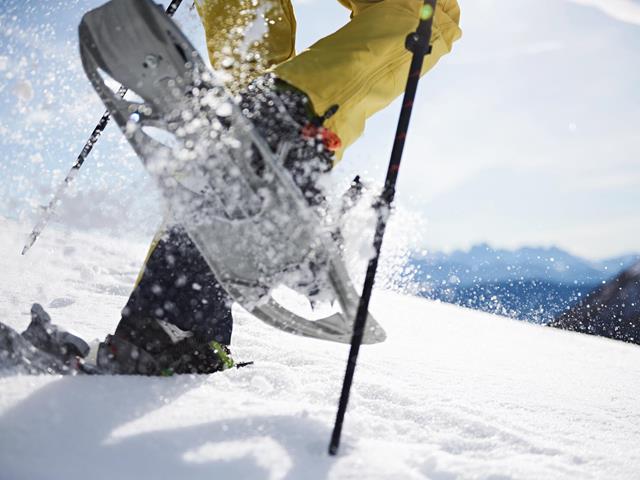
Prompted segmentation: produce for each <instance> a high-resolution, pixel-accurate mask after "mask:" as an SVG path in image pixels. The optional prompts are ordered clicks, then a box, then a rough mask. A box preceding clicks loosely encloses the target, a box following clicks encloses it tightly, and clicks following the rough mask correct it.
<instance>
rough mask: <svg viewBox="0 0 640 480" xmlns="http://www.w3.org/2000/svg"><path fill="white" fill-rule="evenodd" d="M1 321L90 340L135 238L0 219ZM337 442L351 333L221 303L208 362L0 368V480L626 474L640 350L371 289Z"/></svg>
mask: <svg viewBox="0 0 640 480" xmlns="http://www.w3.org/2000/svg"><path fill="white" fill-rule="evenodd" d="M0 231H1V232H2V234H1V235H0V271H1V272H2V275H1V276H0V295H1V298H2V301H1V302H0V320H2V321H5V322H6V323H8V324H10V325H11V326H13V327H15V328H17V329H22V328H24V327H25V326H26V324H27V322H28V319H29V316H28V312H29V307H30V304H31V303H32V302H33V301H38V302H40V303H42V304H43V305H44V306H45V307H46V308H47V309H48V311H49V312H50V313H51V315H52V317H53V319H54V321H55V322H57V323H59V324H61V325H62V326H64V327H66V328H69V329H71V330H72V331H74V332H75V333H78V334H80V335H82V336H83V337H85V338H90V339H92V338H97V337H103V336H104V335H105V334H106V333H109V332H111V331H112V330H113V329H114V327H115V325H116V323H117V320H118V315H119V309H120V308H121V307H122V306H123V305H124V303H125V301H126V296H127V294H128V291H129V289H130V288H131V286H132V283H133V281H134V279H135V276H136V274H137V269H138V268H139V265H140V263H141V262H142V260H143V258H144V254H145V251H146V248H147V245H146V244H145V242H142V241H140V242H135V241H125V240H123V239H119V238H111V237H106V236H101V235H99V234H96V233H77V232H65V231H61V230H56V229H55V228H50V229H48V230H47V231H46V232H45V233H44V235H43V237H42V238H41V239H40V240H39V241H38V243H37V244H36V245H35V246H34V248H33V249H32V251H31V252H30V253H29V255H28V256H27V257H20V255H19V253H20V251H21V249H22V243H23V241H24V238H25V237H26V233H27V232H28V229H27V228H26V227H25V226H20V225H17V224H15V223H14V222H11V221H8V220H3V219H0ZM372 311H373V313H374V315H376V317H377V318H378V320H380V321H381V323H382V324H383V326H384V327H385V328H386V330H387V333H388V336H389V338H388V340H387V341H386V342H385V343H383V344H381V345H376V346H367V347H363V349H362V351H361V358H360V361H359V364H358V369H357V371H356V377H355V385H354V389H353V394H352V398H351V402H350V405H349V410H348V413H347V418H346V423H345V429H344V435H343V442H342V447H341V451H340V454H339V456H338V457H336V458H332V457H329V456H328V455H327V453H326V450H327V443H328V440H329V436H330V433H331V427H332V423H333V419H334V415H335V408H336V403H337V398H338V395H339V390H340V385H341V382H342V375H343V371H344V365H345V360H346V356H347V351H348V347H347V346H345V345H336V344H330V343H327V342H322V341H316V340H309V339H303V338H299V337H295V336H292V335H288V334H285V333H282V332H279V331H277V330H274V329H271V328H270V327H268V326H266V325H264V324H262V323H261V322H259V321H258V320H256V319H254V318H253V317H251V316H250V315H248V314H247V313H246V312H243V311H242V310H240V309H236V310H235V316H236V322H235V332H234V339H233V352H234V356H235V358H236V359H237V360H238V361H244V360H254V361H255V365H253V366H251V367H247V368H244V369H240V370H233V371H227V372H224V373H219V374H214V375H211V376H182V377H172V378H138V377H56V376H53V377H46V376H42V377H27V376H9V377H6V376H5V377H2V378H0V432H1V434H0V478H2V479H5V478H6V479H12V480H13V479H32V480H36V479H58V478H64V479H76V478H77V479H79V478H95V479H113V478H118V479H138V478H154V479H176V478H188V479H200V478H202V479H205V478H206V479H211V478H230V479H245V478H247V479H258V478H259V479H263V478H264V479H270V480H277V479H298V478H305V479H316V478H317V479H320V478H331V479H348V478H359V479H361V478H367V479H377V478H385V479H387V478H397V479H426V478H429V479H456V478H472V479H510V478H514V479H515V478H518V479H539V478H555V479H563V478H581V479H592V478H616V479H632V478H637V472H638V471H640V449H639V448H638V445H639V444H640V404H639V403H638V401H637V399H638V398H640V348H638V346H635V345H629V344H624V343H620V342H615V341H611V340H606V339H601V338H596V337H590V336H584V335H580V334H576V333H571V332H564V331H559V330H555V329H551V328H545V327H540V326H536V325H531V324H526V323H521V322H516V321H513V320H509V319H506V318H501V317H497V316H492V315H488V314H484V313H478V312H474V311H471V310H465V309H463V308H460V307H455V306H451V305H445V304H439V303H434V302H429V301H426V300H423V299H419V298H413V297H408V296H403V295H400V294H397V293H390V292H385V291H376V292H375V295H374V298H373V304H372Z"/></svg>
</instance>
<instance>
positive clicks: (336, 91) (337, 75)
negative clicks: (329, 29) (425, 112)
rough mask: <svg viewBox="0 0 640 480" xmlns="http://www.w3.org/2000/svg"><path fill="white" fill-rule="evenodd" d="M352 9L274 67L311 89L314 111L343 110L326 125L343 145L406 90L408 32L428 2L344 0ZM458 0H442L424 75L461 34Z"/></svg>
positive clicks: (282, 76)
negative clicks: (335, 28) (346, 19)
mask: <svg viewBox="0 0 640 480" xmlns="http://www.w3.org/2000/svg"><path fill="white" fill-rule="evenodd" d="M340 2H341V3H342V4H344V5H346V6H348V7H349V8H351V10H352V16H351V17H352V18H351V21H350V22H349V23H348V24H347V25H345V26H344V27H343V28H341V29H340V30H338V31H337V32H335V33H334V34H332V35H329V36H328V37H326V38H324V39H322V40H320V41H318V42H317V43H315V44H314V45H313V46H311V47H310V48H309V49H308V50H306V51H304V52H302V53H300V54H299V55H298V56H296V57H294V58H292V59H290V60H288V61H285V62H284V63H282V64H281V65H279V66H277V67H276V68H275V69H274V73H275V75H276V76H277V77H278V78H280V79H281V80H284V81H285V82H287V83H289V84H291V85H293V86H294V87H296V88H298V89H300V90H302V91H303V92H305V93H306V94H307V95H308V97H309V98H310V100H311V103H312V105H313V107H314V110H315V111H316V113H318V114H323V113H324V112H325V111H326V110H327V109H329V108H330V107H331V106H333V105H338V106H339V110H338V112H337V113H336V114H335V115H334V116H333V117H331V118H330V119H329V120H328V121H327V122H326V126H327V128H329V129H330V130H332V131H334V132H335V133H337V134H338V136H339V137H340V138H341V140H342V147H341V149H340V150H339V151H338V152H337V157H338V158H340V156H341V154H342V152H343V150H344V149H345V148H346V147H348V146H349V145H350V144H352V143H353V142H354V141H355V140H356V139H357V138H358V137H359V136H360V135H361V133H362V132H363V130H364V126H365V122H366V120H367V118H369V117H371V116H372V115H373V114H374V113H376V112H378V111H380V110H381V109H383V108H384V107H386V106H387V105H388V104H389V103H391V101H393V100H394V99H395V98H396V97H397V96H398V95H400V94H401V93H402V91H403V90H404V87H405V84H406V79H407V74H408V69H409V63H410V61H411V54H410V52H408V51H407V50H406V48H405V38H406V36H407V35H408V34H409V33H410V32H412V31H414V30H415V28H416V27H417V25H418V20H419V11H420V8H421V6H422V5H423V2H422V0H340ZM459 22H460V8H459V7H458V3H457V1H456V0H438V2H437V5H436V12H435V18H434V24H433V35H432V45H433V52H432V54H431V55H429V56H428V57H427V58H426V59H425V64H424V68H423V74H424V73H426V72H427V71H429V70H430V69H431V68H432V67H433V66H434V65H435V64H436V63H437V61H438V60H439V59H440V58H441V57H442V56H444V55H445V54H447V53H448V52H450V51H451V48H452V44H453V42H454V41H456V40H457V39H458V38H460V36H461V30H460V28H459Z"/></svg>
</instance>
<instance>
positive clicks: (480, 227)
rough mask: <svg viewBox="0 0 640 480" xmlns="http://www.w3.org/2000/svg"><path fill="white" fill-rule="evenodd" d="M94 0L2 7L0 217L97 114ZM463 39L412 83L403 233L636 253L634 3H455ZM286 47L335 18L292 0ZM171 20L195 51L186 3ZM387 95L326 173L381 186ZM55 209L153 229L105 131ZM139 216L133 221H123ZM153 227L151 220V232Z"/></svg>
mask: <svg viewBox="0 0 640 480" xmlns="http://www.w3.org/2000/svg"><path fill="white" fill-rule="evenodd" d="M99 3H101V2H98V1H93V0H91V1H85V0H75V1H68V2H63V3H58V2H40V1H28V0H27V1H18V0H8V1H6V2H3V10H2V13H0V156H1V159H0V194H1V195H2V196H1V197H0V213H2V214H5V215H7V214H9V215H12V216H19V217H21V218H24V219H25V220H26V219H28V218H29V216H30V215H31V214H32V212H33V209H34V208H36V206H37V205H38V204H39V203H44V202H46V201H47V199H48V195H49V194H50V191H51V188H52V187H53V186H54V185H56V184H57V182H59V181H60V179H61V176H63V174H64V173H65V172H66V170H67V169H68V168H69V166H70V165H71V163H72V162H73V160H74V157H75V155H76V154H77V152H78V151H79V149H80V148H81V146H82V144H83V142H84V140H85V139H86V136H87V135H88V133H89V132H90V130H91V128H92V126H93V124H95V121H96V120H97V118H99V116H100V114H101V112H102V110H103V108H102V107H101V105H100V102H99V100H98V99H97V97H96V96H95V94H94V93H93V92H92V90H91V87H90V86H89V85H88V82H87V81H86V80H85V79H84V75H83V73H82V69H81V66H80V62H79V58H78V54H77V37H76V28H77V24H78V22H79V20H80V17H81V15H82V12H83V11H85V10H87V9H89V8H91V7H93V6H95V5H98V4H99ZM459 3H460V6H461V9H462V27H463V30H464V37H463V39H462V40H461V41H460V42H458V43H457V44H456V47H455V49H454V52H453V53H452V54H451V55H450V56H449V57H447V58H445V59H444V60H443V61H442V62H441V63H440V64H439V65H438V66H437V67H436V69H435V70H434V71H433V72H431V73H430V74H429V75H428V76H427V77H425V78H424V80H423V81H422V83H421V85H420V90H419V97H418V101H417V103H416V109H415V114H414V118H413V121H412V129H411V133H410V134H409V139H408V143H407V148H406V152H405V158H404V161H403V167H402V168H403V170H402V172H401V175H400V181H399V189H398V197H397V198H398V209H399V212H400V213H401V215H400V217H401V218H403V219H404V218H407V219H410V220H409V221H410V222H411V226H412V227H414V228H411V229H410V230H411V234H412V236H413V237H415V238H414V239H413V241H414V243H416V244H419V245H421V246H426V247H429V248H435V249H453V248H467V247H468V246H470V245H472V244H475V243H479V242H488V243H490V244H492V245H494V246H499V247H509V248H514V247H518V246H521V245H542V246H544V245H557V246H560V247H562V248H566V249H568V250H570V251H571V252H574V253H577V254H580V255H583V256H586V257H590V258H600V257H605V256H612V255H617V254H620V253H624V252H629V251H640V221H639V220H640V214H639V213H638V205H640V188H639V187H640V135H638V126H639V125H640V91H639V89H638V88H637V86H638V85H640V62H638V60H637V59H638V54H639V53H640V2H637V1H634V0H602V1H599V0H571V1H570V0H565V1H562V0H517V1H514V0H460V1H459ZM294 4H295V6H296V13H297V17H298V35H299V36H298V47H299V49H302V48H304V47H305V46H306V45H309V44H310V43H312V42H313V41H314V40H316V39H318V38H320V37H322V36H323V35H326V34H328V33H330V32H332V31H334V30H335V29H337V28H339V27H340V26H341V25H342V24H344V23H345V22H347V21H348V11H347V10H346V9H344V8H343V7H341V6H340V5H339V4H338V3H337V2H331V1H329V0H306V1H302V0H299V1H294ZM179 21H180V22H181V24H182V25H183V26H184V28H185V30H186V31H187V33H188V34H189V35H190V37H191V38H192V39H193V41H194V43H196V45H197V46H199V47H202V45H203V39H202V32H201V31H200V29H199V26H198V23H197V19H196V15H195V12H193V11H189V10H188V9H184V10H182V11H181V12H180V14H179ZM397 114H398V102H396V103H395V104H394V105H393V106H392V107H390V108H389V109H388V110H387V111H385V112H383V113H381V114H379V115H377V116H376V117H374V118H373V119H372V120H371V121H370V122H369V124H368V126H367V131H366V133H365V135H364V137H363V138H362V139H360V140H359V142H358V143H357V144H356V145H355V146H354V147H352V149H351V150H350V151H349V152H347V155H346V156H345V159H344V161H343V162H342V164H341V165H340V166H339V167H338V168H337V169H336V171H335V172H334V177H335V181H336V182H337V183H338V184H341V183H342V184H346V183H347V182H348V180H349V179H350V178H351V177H352V176H353V175H354V174H356V173H359V174H363V175H364V176H365V177H369V178H371V179H373V180H375V181H378V182H381V181H382V178H383V176H384V172H385V170H386V163H387V161H388V154H389V153H388V152H390V148H391V141H392V138H393V132H394V129H395V123H396V121H397ZM100 143H101V144H100V145H99V146H98V148H96V151H95V155H94V156H92V158H91V159H90V160H89V161H88V162H87V165H86V166H85V167H83V168H84V172H83V176H82V177H81V178H80V181H79V182H78V185H77V188H76V190H75V191H74V198H73V199H72V200H70V201H68V202H65V206H64V208H63V209H62V217H63V219H64V220H66V221H67V223H72V224H74V225H77V226H80V227H82V226H93V225H113V226H114V228H115V226H118V225H122V226H125V227H126V228H125V229H124V231H128V230H132V231H133V232H134V233H135V232H136V231H137V230H136V228H138V227H139V226H140V225H145V228H147V230H148V229H149V228H152V226H153V225H154V224H155V223H157V222H158V221H159V218H160V208H159V206H158V205H157V204H158V202H157V195H156V193H155V192H154V189H153V186H152V185H151V184H150V182H149V181H148V179H147V178H146V176H145V174H144V172H143V171H142V168H141V167H140V166H139V164H138V161H137V160H136V159H135V157H134V156H133V154H132V153H131V152H130V150H129V148H128V146H127V145H126V143H125V142H124V141H123V140H122V139H121V138H120V134H119V132H117V130H116V129H115V128H110V129H109V131H108V132H107V134H106V135H105V137H104V138H103V140H101V142H100ZM134 226H135V227H134ZM147 226H149V227H147Z"/></svg>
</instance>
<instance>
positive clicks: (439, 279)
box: [409, 244, 640, 323]
mask: <svg viewBox="0 0 640 480" xmlns="http://www.w3.org/2000/svg"><path fill="white" fill-rule="evenodd" d="M638 261H640V255H625V256H621V257H615V258H611V259H606V260H602V261H597V262H594V261H590V260H586V259H583V258H580V257H576V256H575V255H571V254H570V253H568V252H566V251H564V250H561V249H559V248H555V247H551V248H530V247H525V248H521V249H518V250H513V251H511V250H502V249H493V248H491V247H490V246H489V245H486V244H482V245H477V246H474V247H473V248H471V249H470V250H469V251H455V252H452V253H450V254H445V253H434V254H429V255H426V256H422V255H413V256H412V257H411V258H410V260H409V263H410V265H411V266H412V267H413V269H414V270H415V272H416V273H415V280H416V281H417V282H418V283H419V285H420V286H421V292H420V293H421V295H422V296H424V297H427V298H431V299H438V300H442V301H444V302H448V303H455V304H457V305H462V306H466V307H470V308H475V309H479V310H483V311H487V312H491V313H498V314H502V315H507V316H510V317H513V318H518V319H523V320H528V321H534V322H539V323H546V322H549V321H550V320H552V319H553V318H555V317H556V316H557V315H558V314H560V313H562V312H563V311H565V310H567V309H569V308H570V307H571V306H572V305H574V304H576V303H577V302H579V301H580V299H582V298H583V297H584V296H585V295H587V294H588V293H590V292H591V291H593V290H594V289H596V288H597V287H599V286H600V285H602V284H603V282H605V281H607V280H609V279H611V278H612V277H615V276H616V275H617V274H618V273H620V272H621V271H622V270H625V269H626V268H628V267H630V266H631V265H632V264H634V263H636V262H638Z"/></svg>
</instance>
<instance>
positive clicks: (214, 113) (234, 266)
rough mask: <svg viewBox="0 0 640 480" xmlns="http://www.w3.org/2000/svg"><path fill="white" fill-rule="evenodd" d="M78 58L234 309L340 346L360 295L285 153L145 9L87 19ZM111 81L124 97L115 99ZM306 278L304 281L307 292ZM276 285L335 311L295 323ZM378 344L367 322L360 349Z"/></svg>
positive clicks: (128, 6)
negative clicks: (329, 302) (312, 295)
mask: <svg viewBox="0 0 640 480" xmlns="http://www.w3.org/2000/svg"><path fill="white" fill-rule="evenodd" d="M80 51H81V56H82V63H83V66H84V69H85V72H86V73H87V76H88V77H89V79H90V81H91V83H92V84H93V86H94V88H95V89H96V91H97V92H98V94H99V95H100V98H101V99H102V101H103V102H104V104H105V105H106V107H107V108H108V110H109V112H110V113H111V116H112V117H113V119H114V120H115V121H116V123H117V124H118V125H119V127H120V129H121V130H122V131H123V133H124V134H125V135H126V137H127V139H128V141H129V143H131V145H132V146H133V148H134V150H135V151H136V153H137V154H138V156H139V157H140V159H141V160H142V162H143V163H144V165H145V168H146V169H147V170H148V171H149V172H150V174H151V175H152V176H153V177H154V178H155V180H156V181H157V183H158V185H159V187H160V189H161V190H162V192H163V196H164V197H165V199H166V201H167V203H168V205H169V208H170V210H171V212H172V214H173V216H174V217H175V218H176V219H178V220H179V222H180V223H181V224H182V225H183V226H184V228H185V229H186V230H187V232H188V233H189V236H190V237H191V238H192V239H193V241H194V243H195V244H196V246H197V247H198V249H199V250H200V251H201V253H202V255H203V257H204V258H205V259H206V260H207V263H208V264H209V266H210V267H211V269H212V270H213V272H214V273H215V275H216V277H217V279H218V281H219V282H220V284H221V285H222V286H223V287H224V288H225V289H226V290H227V292H228V293H229V294H230V295H231V296H232V297H233V299H234V300H236V301H237V302H238V303H240V304H241V305H242V306H243V307H244V308H246V309H247V310H249V311H250V312H251V313H252V314H254V315H255V316H256V317H258V318H260V319H261V320H263V321H264V322H266V323H267V324H269V325H272V326H274V327H276V328H279V329H281V330H284V331H287V332H290V333H295V334H299V335H304V336H308V337H314V338H320V339H325V340H331V341H336V342H344V343H348V342H349V341H350V339H351V334H352V328H353V319H354V318H355V315H356V310H357V306H358V301H359V296H358V294H357V292H356V290H355V288H354V287H353V284H352V282H351V280H350V279H349V276H348V273H347V271H346V268H345V266H344V263H343V260H342V258H341V255H340V252H339V249H338V248H337V246H336V245H335V242H334V241H333V240H332V238H331V235H330V234H329V233H328V230H327V229H326V228H324V226H323V220H322V216H321V215H320V213H319V212H318V211H317V210H315V209H313V208H311V207H310V206H309V205H308V204H307V201H306V200H305V198H304V196H303V195H302V193H301V192H300V190H299V189H298V187H297V186H296V185H295V183H294V182H293V179H292V178H291V176H290V174H289V173H288V172H287V171H286V170H285V169H284V168H283V167H282V166H281V165H282V163H283V162H282V160H283V159H284V157H285V156H286V154H287V145H281V147H280V148H279V150H278V151H277V152H274V151H272V150H271V149H270V148H269V146H268V145H267V144H266V142H265V141H264V139H263V138H262V137H261V136H260V135H259V133H258V132H257V131H256V129H255V128H254V126H253V125H252V124H251V122H250V121H249V120H248V119H247V118H246V117H244V116H243V115H242V113H241V111H240V109H239V108H238V106H237V105H236V103H235V102H234V100H233V99H232V98H231V97H230V96H229V94H228V92H227V91H226V90H225V88H224V87H223V86H222V84H221V83H220V81H218V80H217V78H216V76H215V74H214V73H213V72H211V71H210V70H209V69H208V67H206V66H205V64H204V62H203V61H202V59H201V57H200V56H199V55H198V53H197V52H196V51H195V49H194V48H193V47H192V45H191V43H190V42H189V40H188V39H187V38H186V37H185V36H184V34H183V33H182V32H181V31H180V30H179V28H178V27H177V26H176V25H175V24H174V23H173V21H171V19H169V18H168V17H167V16H166V15H165V14H164V12H163V11H162V9H161V8H160V7H159V6H158V5H155V4H154V3H153V2H152V1H149V0H112V1H110V2H109V3H107V4H105V5H104V6H102V7H100V8H97V9H95V10H93V11H90V12H89V13H87V14H86V15H85V16H84V18H83V19H82V22H81V24H80ZM116 82H117V83H119V84H122V85H123V86H125V87H127V88H128V89H129V90H130V94H129V95H127V96H125V97H124V98H122V97H121V96H120V95H119V94H118V92H117V90H116V88H117V86H115V88H114V85H115V83H116ZM252 152H257V153H258V155H259V158H260V165H259V168H256V166H255V164H254V163H255V162H253V161H252V160H251V158H254V157H252V155H251V153H252ZM309 273H311V275H309ZM300 278H302V279H303V281H299V279H300ZM305 278H307V279H308V278H312V279H313V281H311V282H307V290H305V289H301V287H300V285H302V284H304V283H305V280H304V279H305ZM279 285H285V286H288V287H290V288H292V289H294V290H297V291H298V292H300V293H303V294H305V295H307V296H308V295H309V292H310V291H312V290H313V291H316V292H317V291H320V292H321V293H322V295H321V297H324V298H330V299H337V300H338V303H339V305H340V307H341V312H337V313H333V314H332V315H330V316H327V317H325V318H322V319H318V320H311V319H308V318H304V317H303V316H301V315H297V314H295V313H293V312H292V311H291V310H289V309H287V308H285V307H284V306H283V305H282V304H281V303H279V302H277V301H276V300H274V298H273V296H272V295H271V292H272V289H273V288H274V287H277V286H279ZM384 339H385V333H384V331H383V329H382V328H381V327H380V325H379V324H378V323H377V322H376V321H375V319H374V318H373V317H371V316H370V315H369V317H368V321H367V328H366V331H365V334H364V343H369V344H371V343H378V342H382V341H384Z"/></svg>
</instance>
